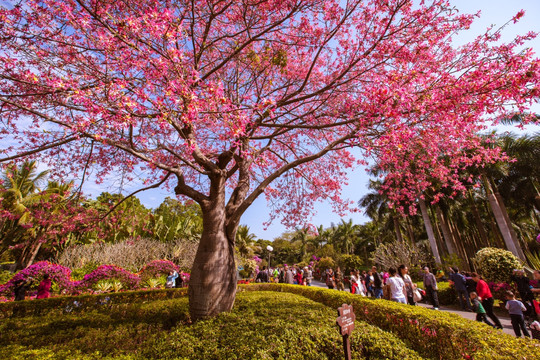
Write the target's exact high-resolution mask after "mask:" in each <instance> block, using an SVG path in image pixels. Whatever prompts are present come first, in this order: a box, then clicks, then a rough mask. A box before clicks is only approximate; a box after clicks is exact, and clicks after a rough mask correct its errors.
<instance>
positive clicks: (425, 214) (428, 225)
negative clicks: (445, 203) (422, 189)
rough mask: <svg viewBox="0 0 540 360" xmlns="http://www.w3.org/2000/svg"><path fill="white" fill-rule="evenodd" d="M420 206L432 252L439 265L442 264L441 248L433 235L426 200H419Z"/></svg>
mask: <svg viewBox="0 0 540 360" xmlns="http://www.w3.org/2000/svg"><path fill="white" fill-rule="evenodd" d="M418 202H419V204H420V211H422V219H424V226H425V227H426V232H427V235H428V239H429V244H430V246H431V251H432V252H433V257H434V258H435V262H436V263H437V264H440V263H441V256H440V255H439V248H438V246H437V240H436V239H435V234H434V233H433V226H431V220H430V219H429V214H428V212H427V208H426V203H425V201H424V199H419V200H418Z"/></svg>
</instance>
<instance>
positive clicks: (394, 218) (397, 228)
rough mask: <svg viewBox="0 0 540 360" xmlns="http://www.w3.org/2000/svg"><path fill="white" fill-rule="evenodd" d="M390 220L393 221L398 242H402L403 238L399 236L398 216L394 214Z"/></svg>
mask: <svg viewBox="0 0 540 360" xmlns="http://www.w3.org/2000/svg"><path fill="white" fill-rule="evenodd" d="M392 220H393V221H394V231H395V232H396V237H397V239H398V241H399V242H403V237H402V236H401V229H400V228H399V220H398V216H397V215H396V214H393V215H392Z"/></svg>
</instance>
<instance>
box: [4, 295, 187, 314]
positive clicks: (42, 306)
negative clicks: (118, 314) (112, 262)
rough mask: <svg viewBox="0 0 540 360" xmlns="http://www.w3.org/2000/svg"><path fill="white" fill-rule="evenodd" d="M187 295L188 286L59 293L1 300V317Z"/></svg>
mask: <svg viewBox="0 0 540 360" xmlns="http://www.w3.org/2000/svg"><path fill="white" fill-rule="evenodd" d="M186 294H187V288H180V289H162V290H140V291H125V292H116V293H106V294H99V295H78V296H59V297H53V298H47V299H34V300H24V301H10V302H4V303H0V318H8V317H23V316H41V315H47V314H55V315H59V314H67V313H72V312H73V313H79V312H83V311H91V310H100V309H101V310H102V309H113V308H115V307H116V306H120V305H122V304H126V303H128V304H129V303H138V302H148V301H155V300H163V299H175V298H179V297H183V296H185V295H186Z"/></svg>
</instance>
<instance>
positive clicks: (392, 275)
mask: <svg viewBox="0 0 540 360" xmlns="http://www.w3.org/2000/svg"><path fill="white" fill-rule="evenodd" d="M388 273H389V277H388V280H386V284H387V285H388V286H390V300H392V301H395V302H398V303H401V304H406V303H407V288H406V285H405V282H404V281H403V279H402V278H401V277H400V276H397V270H396V269H395V268H393V267H391V268H390V269H388Z"/></svg>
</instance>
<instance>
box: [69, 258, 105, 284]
mask: <svg viewBox="0 0 540 360" xmlns="http://www.w3.org/2000/svg"><path fill="white" fill-rule="evenodd" d="M99 265H101V264H99V263H97V262H95V261H88V262H87V263H85V264H84V265H83V266H82V267H80V268H77V269H74V270H73V271H72V272H71V277H72V278H73V280H82V279H83V278H84V275H87V274H90V273H91V272H92V271H94V270H96V269H97V268H98V266H99Z"/></svg>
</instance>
